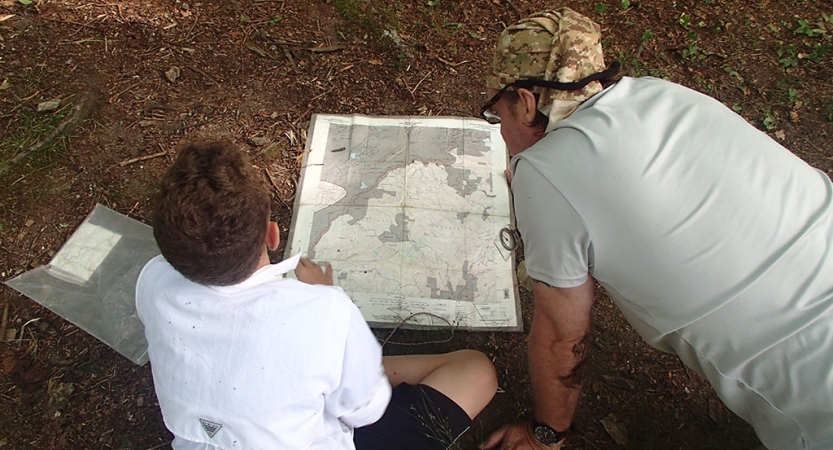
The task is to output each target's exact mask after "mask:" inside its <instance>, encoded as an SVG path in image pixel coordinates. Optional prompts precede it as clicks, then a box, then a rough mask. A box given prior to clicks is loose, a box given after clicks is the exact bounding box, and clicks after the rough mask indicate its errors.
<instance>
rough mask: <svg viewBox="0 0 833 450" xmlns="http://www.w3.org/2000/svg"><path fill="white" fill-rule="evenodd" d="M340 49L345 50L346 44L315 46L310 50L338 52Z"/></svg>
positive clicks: (315, 51) (314, 51)
mask: <svg viewBox="0 0 833 450" xmlns="http://www.w3.org/2000/svg"><path fill="white" fill-rule="evenodd" d="M339 50H344V46H341V45H331V46H329V47H315V48H311V49H309V51H311V52H313V53H331V52H337V51H339Z"/></svg>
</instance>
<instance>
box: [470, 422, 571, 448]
mask: <svg viewBox="0 0 833 450" xmlns="http://www.w3.org/2000/svg"><path fill="white" fill-rule="evenodd" d="M562 444H564V441H561V442H559V443H557V444H555V445H544V444H541V443H540V442H538V440H537V439H535V437H534V436H533V435H532V424H530V423H529V422H519V423H513V424H510V425H504V426H502V427H501V428H500V429H498V430H497V431H495V432H494V433H492V434H491V436H489V438H488V439H486V441H485V442H483V443H482V444H480V446H478V448H479V449H480V450H491V449H494V450H560V449H561V446H562Z"/></svg>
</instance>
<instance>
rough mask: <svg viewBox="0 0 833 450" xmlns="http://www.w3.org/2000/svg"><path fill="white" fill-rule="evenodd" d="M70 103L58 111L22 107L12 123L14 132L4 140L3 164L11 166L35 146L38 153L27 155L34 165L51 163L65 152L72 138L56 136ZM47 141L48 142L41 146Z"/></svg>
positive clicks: (0, 145)
mask: <svg viewBox="0 0 833 450" xmlns="http://www.w3.org/2000/svg"><path fill="white" fill-rule="evenodd" d="M70 105H71V103H67V105H66V106H64V107H63V108H62V109H60V110H58V111H56V112H54V113H38V112H35V111H34V110H32V109H27V108H25V107H21V108H20V109H19V110H18V112H17V113H16V117H15V119H14V120H13V122H12V123H11V124H10V126H9V129H10V130H11V131H10V132H7V133H6V136H5V137H4V138H3V139H2V140H0V167H5V166H7V165H8V164H10V163H11V162H12V161H14V159H15V157H17V156H18V155H21V154H26V153H29V152H30V150H32V149H35V148H37V152H35V153H32V154H29V155H28V156H27V157H26V160H27V161H28V162H29V164H30V165H31V166H32V167H33V168H37V167H40V166H44V165H47V164H49V163H50V162H51V161H52V159H53V157H54V156H55V155H56V154H59V153H61V152H63V151H65V150H66V145H67V141H68V139H69V138H68V137H67V136H65V135H60V136H57V137H55V136H54V133H53V132H55V131H56V129H57V128H58V126H59V125H60V124H61V122H63V119H64V118H66V116H67V114H69V112H70V111H71V108H70ZM50 137H52V138H53V139H49V138H50ZM44 142H46V145H40V144H42V143H44Z"/></svg>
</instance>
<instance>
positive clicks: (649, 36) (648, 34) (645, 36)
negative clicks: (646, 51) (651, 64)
mask: <svg viewBox="0 0 833 450" xmlns="http://www.w3.org/2000/svg"><path fill="white" fill-rule="evenodd" d="M653 38H654V32H653V31H651V29H650V28H649V29H647V30H645V31H643V32H642V40H643V41H650V40H651V39H653Z"/></svg>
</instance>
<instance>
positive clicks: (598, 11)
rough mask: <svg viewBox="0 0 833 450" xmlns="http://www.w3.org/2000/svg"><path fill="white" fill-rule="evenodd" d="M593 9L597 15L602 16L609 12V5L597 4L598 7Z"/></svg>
mask: <svg viewBox="0 0 833 450" xmlns="http://www.w3.org/2000/svg"><path fill="white" fill-rule="evenodd" d="M593 9H594V10H595V11H596V14H602V13H604V12H605V11H607V5H605V4H604V3H596V6H595V7H594V8H593Z"/></svg>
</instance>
